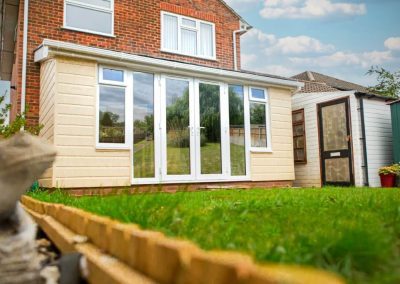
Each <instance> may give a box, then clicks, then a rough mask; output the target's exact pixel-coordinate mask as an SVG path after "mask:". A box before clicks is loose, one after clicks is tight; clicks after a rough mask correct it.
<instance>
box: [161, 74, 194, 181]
mask: <svg viewBox="0 0 400 284" xmlns="http://www.w3.org/2000/svg"><path fill="white" fill-rule="evenodd" d="M167 79H172V80H179V81H185V82H188V83H189V125H188V128H189V130H190V148H189V149H190V154H189V156H190V174H188V175H168V173H167V165H168V161H167V121H166V117H167V96H166V95H167V89H166V81H167ZM193 98H194V82H193V78H184V77H175V76H170V75H161V103H160V106H161V110H160V114H161V117H160V118H161V120H160V132H161V140H160V141H161V143H160V144H161V153H160V154H161V155H160V156H161V170H160V172H161V180H162V181H167V182H168V181H174V182H183V181H193V180H194V179H195V171H196V153H195V147H196V146H195V144H196V142H195V132H194V123H195V122H194V120H195V118H194V116H195V113H194V111H192V110H194V109H195V105H194V104H195V103H194V99H193Z"/></svg>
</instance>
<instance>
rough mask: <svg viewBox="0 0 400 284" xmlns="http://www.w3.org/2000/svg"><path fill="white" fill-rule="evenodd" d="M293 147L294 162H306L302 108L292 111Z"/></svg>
mask: <svg viewBox="0 0 400 284" xmlns="http://www.w3.org/2000/svg"><path fill="white" fill-rule="evenodd" d="M293 147H294V161H295V163H297V164H305V163H307V152H306V129H305V119H304V109H299V110H295V111H293Z"/></svg>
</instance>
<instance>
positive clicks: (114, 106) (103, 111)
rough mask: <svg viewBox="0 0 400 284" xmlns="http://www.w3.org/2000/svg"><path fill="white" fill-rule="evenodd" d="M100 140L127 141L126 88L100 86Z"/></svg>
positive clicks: (109, 141)
mask: <svg viewBox="0 0 400 284" xmlns="http://www.w3.org/2000/svg"><path fill="white" fill-rule="evenodd" d="M99 106H100V109H99V142H100V143H125V88H119V87H109V86H100V102H99Z"/></svg>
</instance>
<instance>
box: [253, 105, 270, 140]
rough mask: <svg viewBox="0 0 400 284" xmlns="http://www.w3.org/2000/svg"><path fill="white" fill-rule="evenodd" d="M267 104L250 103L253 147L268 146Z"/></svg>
mask: <svg viewBox="0 0 400 284" xmlns="http://www.w3.org/2000/svg"><path fill="white" fill-rule="evenodd" d="M265 113H266V105H265V104H262V103H250V128H251V129H250V133H251V134H250V135H251V146H252V147H267V128H266V115H265Z"/></svg>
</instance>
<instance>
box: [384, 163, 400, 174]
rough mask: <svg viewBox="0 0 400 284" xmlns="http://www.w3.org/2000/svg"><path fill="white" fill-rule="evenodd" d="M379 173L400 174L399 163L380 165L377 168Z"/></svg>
mask: <svg viewBox="0 0 400 284" xmlns="http://www.w3.org/2000/svg"><path fill="white" fill-rule="evenodd" d="M379 174H380V175H396V176H400V164H394V165H391V166H386V167H382V168H380V169H379Z"/></svg>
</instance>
